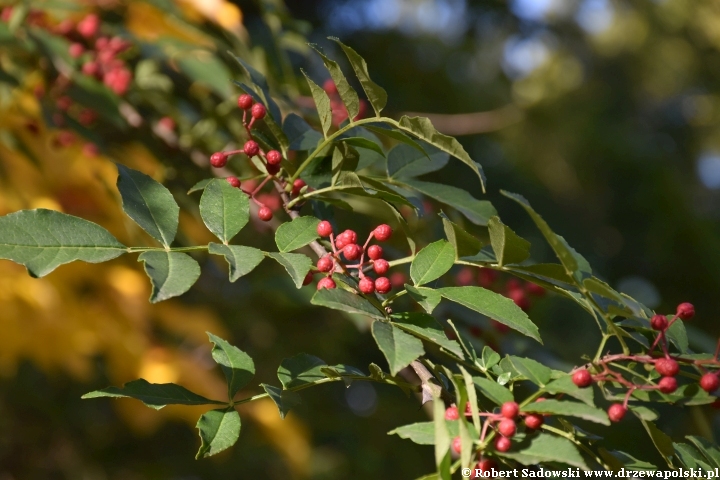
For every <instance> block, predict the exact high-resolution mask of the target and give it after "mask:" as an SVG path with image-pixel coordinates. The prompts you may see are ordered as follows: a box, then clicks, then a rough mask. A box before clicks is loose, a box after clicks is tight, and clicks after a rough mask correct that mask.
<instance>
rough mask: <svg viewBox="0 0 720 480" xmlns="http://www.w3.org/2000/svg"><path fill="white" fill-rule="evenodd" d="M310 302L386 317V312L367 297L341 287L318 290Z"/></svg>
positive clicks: (335, 308)
mask: <svg viewBox="0 0 720 480" xmlns="http://www.w3.org/2000/svg"><path fill="white" fill-rule="evenodd" d="M310 303H312V304H313V305H320V306H322V307H327V308H332V309H334V310H342V311H343V312H348V313H359V314H362V315H368V316H370V317H372V318H377V319H384V318H385V315H384V313H383V312H381V311H380V310H378V309H377V308H375V306H374V305H373V304H372V303H370V301H368V300H367V299H366V298H364V297H361V296H360V295H358V294H355V293H351V292H348V291H347V290H342V289H339V288H333V289H332V290H328V289H322V290H318V291H317V292H315V295H313V298H312V300H310Z"/></svg>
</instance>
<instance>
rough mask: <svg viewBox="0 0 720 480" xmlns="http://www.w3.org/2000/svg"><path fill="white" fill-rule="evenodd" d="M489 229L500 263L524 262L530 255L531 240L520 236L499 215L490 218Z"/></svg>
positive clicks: (496, 256) (501, 264)
mask: <svg viewBox="0 0 720 480" xmlns="http://www.w3.org/2000/svg"><path fill="white" fill-rule="evenodd" d="M488 229H489V230H490V242H491V243H492V247H493V250H494V251H495V258H497V261H498V265H500V266H503V265H505V264H508V263H522V262H523V261H525V260H527V258H528V257H529V256H530V242H528V241H527V240H525V239H524V238H521V237H519V236H518V235H517V234H516V233H515V232H513V231H512V230H511V229H510V227H508V226H507V225H505V224H503V223H502V222H501V221H500V218H499V217H492V218H490V220H489V221H488Z"/></svg>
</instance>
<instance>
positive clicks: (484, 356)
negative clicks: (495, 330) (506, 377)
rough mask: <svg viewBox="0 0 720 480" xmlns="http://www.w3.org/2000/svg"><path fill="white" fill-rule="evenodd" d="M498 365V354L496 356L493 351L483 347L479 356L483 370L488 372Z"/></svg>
mask: <svg viewBox="0 0 720 480" xmlns="http://www.w3.org/2000/svg"><path fill="white" fill-rule="evenodd" d="M498 363H500V354H498V353H497V352H496V351H495V350H493V349H492V348H490V347H488V346H487V345H485V346H484V347H483V351H482V353H481V354H480V365H481V366H482V368H484V369H485V370H488V369H490V368H492V367H494V366H495V365H497V364H498Z"/></svg>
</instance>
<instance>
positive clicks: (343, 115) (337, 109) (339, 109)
mask: <svg viewBox="0 0 720 480" xmlns="http://www.w3.org/2000/svg"><path fill="white" fill-rule="evenodd" d="M323 90H325V93H327V94H328V97H330V109H331V110H332V123H333V125H334V126H335V127H339V126H340V124H341V123H343V122H344V121H345V120H347V118H348V111H347V108H345V104H344V103H343V101H342V100H341V99H340V94H339V93H338V89H337V85H335V82H333V80H332V78H328V79H327V80H325V83H324V84H323ZM366 111H367V102H365V100H363V99H360V111H359V113H358V114H357V116H356V117H355V118H354V119H353V120H358V119H360V118H363V117H364V116H365V112H366Z"/></svg>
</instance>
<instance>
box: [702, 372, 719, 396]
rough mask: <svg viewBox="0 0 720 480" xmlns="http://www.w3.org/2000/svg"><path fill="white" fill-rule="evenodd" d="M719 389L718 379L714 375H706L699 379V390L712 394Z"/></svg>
mask: <svg viewBox="0 0 720 480" xmlns="http://www.w3.org/2000/svg"><path fill="white" fill-rule="evenodd" d="M718 387H720V379H718V376H717V375H715V374H714V373H706V374H705V375H703V376H702V377H700V388H702V389H703V390H705V391H706V392H708V393H710V392H714V391H715V390H717V389H718Z"/></svg>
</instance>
